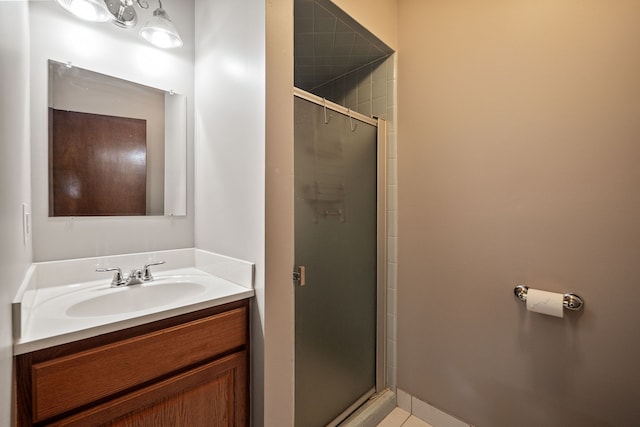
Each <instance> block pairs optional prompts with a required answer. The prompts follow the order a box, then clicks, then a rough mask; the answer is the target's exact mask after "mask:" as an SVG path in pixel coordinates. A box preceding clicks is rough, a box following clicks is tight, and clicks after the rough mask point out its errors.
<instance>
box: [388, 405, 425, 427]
mask: <svg viewBox="0 0 640 427" xmlns="http://www.w3.org/2000/svg"><path fill="white" fill-rule="evenodd" d="M378 427H432V426H431V424H427V423H426V422H424V421H422V420H421V419H420V418H417V417H415V416H414V415H411V414H410V413H408V412H407V411H405V410H404V409H401V408H395V409H394V410H393V411H391V413H390V414H389V415H387V417H386V418H385V419H384V420H382V422H381V423H380V424H378Z"/></svg>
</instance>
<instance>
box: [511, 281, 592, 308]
mask: <svg viewBox="0 0 640 427" xmlns="http://www.w3.org/2000/svg"><path fill="white" fill-rule="evenodd" d="M528 291H529V287H528V286H527V285H517V286H516V287H515V288H514V289H513V293H514V294H515V295H516V296H517V297H518V299H519V300H520V301H527V292H528ZM562 306H563V307H564V308H566V309H567V310H572V311H580V310H582V307H584V300H583V299H582V298H581V297H580V296H578V295H576V294H572V293H567V294H564V295H563V301H562Z"/></svg>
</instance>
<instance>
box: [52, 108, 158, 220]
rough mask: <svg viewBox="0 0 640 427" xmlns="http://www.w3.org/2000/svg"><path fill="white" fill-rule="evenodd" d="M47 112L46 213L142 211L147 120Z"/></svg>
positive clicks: (80, 213)
mask: <svg viewBox="0 0 640 427" xmlns="http://www.w3.org/2000/svg"><path fill="white" fill-rule="evenodd" d="M49 115H50V120H49V123H50V126H51V129H50V132H49V135H50V139H49V171H50V176H49V186H50V191H49V195H50V197H49V215H50V216H101V215H145V214H146V200H147V197H146V188H147V185H146V174H147V148H146V139H147V138H146V128H147V123H146V120H141V119H132V118H126V117H115V116H107V115H101V114H91V113H79V112H74V111H64V110H57V109H53V108H50V109H49Z"/></svg>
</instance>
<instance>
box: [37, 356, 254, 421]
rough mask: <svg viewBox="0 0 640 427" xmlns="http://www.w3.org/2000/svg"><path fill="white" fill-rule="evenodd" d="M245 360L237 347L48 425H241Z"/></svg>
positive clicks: (245, 382) (244, 388) (243, 406)
mask: <svg viewBox="0 0 640 427" xmlns="http://www.w3.org/2000/svg"><path fill="white" fill-rule="evenodd" d="M247 363H248V358H247V352H246V351H241V352H237V353H234V354H232V355H229V356H227V357H224V358H221V359H219V360H216V361H214V362H210V363H207V364H205V365H202V366H200V367H198V368H195V369H192V370H189V371H187V372H185V373H183V374H180V375H176V376H174V377H171V378H169V379H167V380H164V381H160V382H158V383H156V384H153V385H151V386H149V387H145V388H143V389H140V390H137V391H135V392H133V393H130V394H127V395H125V396H122V397H120V398H117V399H114V400H112V401H109V402H107V403H104V404H101V405H98V406H96V407H93V408H91V409H88V410H86V411H83V412H80V413H78V414H76V415H74V416H71V417H68V418H64V419H62V420H59V421H57V422H54V423H51V424H48V425H50V426H56V427H62V426H65V427H80V426H113V427H116V426H117V427H134V426H135V427H157V426H172V427H173V426H176V427H179V426H185V427H187V426H198V427H207V426H211V427H223V426H228V427H245V426H247V420H248V417H247V416H246V410H247V408H246V406H245V405H244V403H243V402H245V401H246V395H247V390H248V387H247V366H248V365H247Z"/></svg>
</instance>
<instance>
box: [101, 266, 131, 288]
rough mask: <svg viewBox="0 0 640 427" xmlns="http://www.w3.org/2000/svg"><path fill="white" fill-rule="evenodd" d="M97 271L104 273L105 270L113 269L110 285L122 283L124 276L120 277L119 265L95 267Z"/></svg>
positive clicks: (114, 285)
mask: <svg viewBox="0 0 640 427" xmlns="http://www.w3.org/2000/svg"><path fill="white" fill-rule="evenodd" d="M96 271H97V272H98V273H104V272H106V271H114V272H115V273H113V280H111V287H116V286H122V285H124V283H125V282H124V277H122V270H121V269H120V268H119V267H107V268H101V267H98V268H96Z"/></svg>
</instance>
